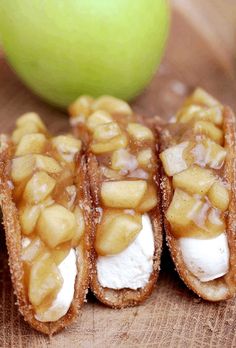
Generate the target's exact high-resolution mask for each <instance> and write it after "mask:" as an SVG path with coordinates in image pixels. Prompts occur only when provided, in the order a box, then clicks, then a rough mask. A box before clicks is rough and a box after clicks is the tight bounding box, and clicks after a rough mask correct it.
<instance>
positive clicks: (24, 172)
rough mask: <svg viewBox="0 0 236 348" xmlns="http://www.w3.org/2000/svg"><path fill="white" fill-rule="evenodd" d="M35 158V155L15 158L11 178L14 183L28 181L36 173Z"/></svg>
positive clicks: (12, 163)
mask: <svg viewBox="0 0 236 348" xmlns="http://www.w3.org/2000/svg"><path fill="white" fill-rule="evenodd" d="M34 167H35V158H34V156H33V155H25V156H22V157H17V158H14V159H13V160H12V162H11V178H12V180H13V182H14V183H17V184H18V183H20V182H22V181H24V180H26V179H28V178H29V177H30V176H31V175H32V174H33V171H34Z"/></svg>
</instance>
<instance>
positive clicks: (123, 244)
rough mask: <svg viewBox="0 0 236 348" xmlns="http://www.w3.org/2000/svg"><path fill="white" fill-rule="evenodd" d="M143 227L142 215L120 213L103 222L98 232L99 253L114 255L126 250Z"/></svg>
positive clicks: (97, 248) (97, 245) (97, 246)
mask: <svg viewBox="0 0 236 348" xmlns="http://www.w3.org/2000/svg"><path fill="white" fill-rule="evenodd" d="M141 229H142V220H141V215H137V214H136V215H135V216H132V215H129V214H122V213H121V214H119V215H117V216H115V217H113V219H110V220H109V222H108V223H105V224H103V223H101V225H100V226H99V228H98V230H97V232H96V241H95V249H96V252H97V253H98V255H103V256H106V255H114V254H118V253H120V252H122V251H123V250H125V249H126V248H127V247H128V246H129V245H130V244H131V243H132V242H133V240H134V239H135V238H136V237H137V235H138V233H139V232H140V231H141Z"/></svg>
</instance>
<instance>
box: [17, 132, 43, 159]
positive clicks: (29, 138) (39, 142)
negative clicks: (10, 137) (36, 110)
mask: <svg viewBox="0 0 236 348" xmlns="http://www.w3.org/2000/svg"><path fill="white" fill-rule="evenodd" d="M46 143H47V139H46V137H45V135H44V134H42V133H35V134H26V135H24V136H23V137H22V138H21V140H20V142H19V144H18V146H17V148H16V153H15V155H16V156H23V155H27V154H31V153H32V154H34V153H42V152H43V151H44V148H45V146H46Z"/></svg>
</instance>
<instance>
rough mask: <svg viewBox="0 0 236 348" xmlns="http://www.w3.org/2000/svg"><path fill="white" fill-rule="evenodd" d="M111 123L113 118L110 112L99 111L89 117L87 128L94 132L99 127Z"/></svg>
mask: <svg viewBox="0 0 236 348" xmlns="http://www.w3.org/2000/svg"><path fill="white" fill-rule="evenodd" d="M110 122H112V117H111V115H110V114H109V112H107V111H104V110H97V111H95V112H93V113H92V115H90V116H89V117H88V120H87V127H88V129H89V130H90V131H91V132H93V131H94V130H95V129H96V128H97V126H100V125H101V124H106V123H110Z"/></svg>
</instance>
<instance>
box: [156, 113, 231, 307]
mask: <svg viewBox="0 0 236 348" xmlns="http://www.w3.org/2000/svg"><path fill="white" fill-rule="evenodd" d="M223 127H224V132H225V147H226V148H227V158H226V165H225V172H224V175H225V177H226V178H227V181H228V182H229V183H231V185H232V186H231V202H230V206H229V215H228V217H227V231H226V232H227V236H228V242H229V248H230V269H229V272H228V273H227V275H225V276H224V277H221V278H219V279H215V280H212V281H209V282H201V281H200V280H199V279H198V278H196V277H195V276H194V275H193V274H192V273H191V272H190V271H189V270H188V269H187V268H186V267H185V264H184V262H183V259H182V255H181V251H180V248H179V245H178V239H176V238H175V237H174V236H173V234H172V233H171V226H170V224H169V222H168V221H167V219H166V218H165V214H166V212H167V209H168V207H169V205H170V203H171V200H172V196H173V189H172V185H171V180H170V178H168V176H166V175H165V173H164V170H163V168H162V169H161V184H160V186H161V192H162V208H163V215H164V227H165V232H166V241H167V245H168V247H169V249H170V253H171V256H172V259H173V261H174V263H175V266H176V269H177V271H178V273H179V275H180V277H181V278H182V280H183V281H184V282H185V284H186V285H187V286H188V287H189V288H190V289H191V290H193V291H194V292H195V293H196V294H197V295H198V296H200V297H202V298H203V299H205V300H208V301H221V300H226V299H228V298H230V297H232V296H233V295H234V293H235V290H236V262H235V260H236V187H235V183H236V181H235V180H236V156H235V154H236V123H235V117H234V114H233V112H232V111H231V110H230V108H228V107H226V108H225V109H224V126H223ZM158 129H159V134H160V142H161V151H163V150H164V149H165V148H167V147H168V146H169V144H170V143H171V138H170V134H169V133H168V131H166V130H162V131H161V132H160V128H159V127H158Z"/></svg>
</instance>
